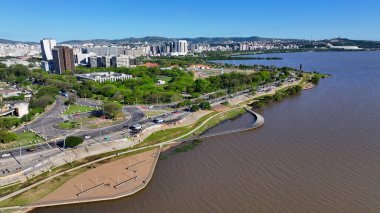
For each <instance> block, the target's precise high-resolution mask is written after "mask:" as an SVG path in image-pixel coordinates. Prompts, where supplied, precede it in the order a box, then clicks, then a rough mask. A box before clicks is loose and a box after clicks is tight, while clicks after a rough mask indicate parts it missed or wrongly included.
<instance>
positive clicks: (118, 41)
mask: <svg viewBox="0 0 380 213" xmlns="http://www.w3.org/2000/svg"><path fill="white" fill-rule="evenodd" d="M179 39H185V40H187V41H189V42H191V43H224V42H242V41H269V40H272V38H262V37H258V36H252V37H196V38H166V37H158V36H147V37H142V38H135V37H130V38H123V39H112V40H110V39H90V40H69V41H63V42H61V43H64V44H84V43H93V44H98V45H108V44H123V43H138V42H140V43H144V42H148V43H162V42H170V41H174V40H179ZM276 40H284V41H285V40H289V41H295V40H297V39H276Z"/></svg>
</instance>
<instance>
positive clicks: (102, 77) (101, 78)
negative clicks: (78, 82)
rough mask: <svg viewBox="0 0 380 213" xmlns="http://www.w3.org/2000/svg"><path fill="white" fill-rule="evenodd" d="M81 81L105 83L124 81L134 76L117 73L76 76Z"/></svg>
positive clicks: (94, 73)
mask: <svg viewBox="0 0 380 213" xmlns="http://www.w3.org/2000/svg"><path fill="white" fill-rule="evenodd" d="M76 76H77V77H78V78H80V79H88V80H93V81H97V82H105V81H111V82H113V81H118V80H120V81H124V80H127V79H131V78H133V76H132V75H128V74H124V73H115V72H93V73H86V74H79V75H76Z"/></svg>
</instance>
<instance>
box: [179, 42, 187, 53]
mask: <svg viewBox="0 0 380 213" xmlns="http://www.w3.org/2000/svg"><path fill="white" fill-rule="evenodd" d="M186 54H187V41H186V40H178V55H186Z"/></svg>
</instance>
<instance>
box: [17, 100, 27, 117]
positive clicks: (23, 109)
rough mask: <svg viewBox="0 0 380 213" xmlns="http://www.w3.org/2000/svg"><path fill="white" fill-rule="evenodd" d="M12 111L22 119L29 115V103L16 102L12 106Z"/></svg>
mask: <svg viewBox="0 0 380 213" xmlns="http://www.w3.org/2000/svg"><path fill="white" fill-rule="evenodd" d="M13 109H14V110H15V111H14V112H15V115H16V116H18V117H22V116H24V115H26V114H28V113H29V103H27V102H18V103H15V104H13Z"/></svg>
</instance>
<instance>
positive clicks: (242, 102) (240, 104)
mask: <svg viewBox="0 0 380 213" xmlns="http://www.w3.org/2000/svg"><path fill="white" fill-rule="evenodd" d="M299 84H300V82H295V83H292V84H290V85H284V86H282V87H279V88H276V89H274V90H273V91H269V92H265V93H262V94H256V95H254V96H252V97H250V98H249V99H248V100H237V101H236V102H234V105H235V106H237V107H234V108H231V109H229V110H226V111H222V112H219V113H217V114H215V115H213V116H211V117H210V118H208V119H207V120H206V121H204V122H203V123H202V124H201V125H200V126H198V127H197V128H196V129H194V130H198V129H199V128H200V127H203V126H204V125H206V124H207V123H208V122H209V121H211V119H213V118H216V117H218V116H219V115H223V114H224V113H227V112H234V111H235V110H239V109H241V108H243V107H245V105H246V104H247V103H250V102H252V101H254V99H255V98H257V97H261V96H264V95H273V94H274V93H275V92H276V91H277V90H280V89H284V88H288V87H292V86H295V85H299ZM246 110H247V111H248V112H250V111H249V109H247V108H246ZM251 113H252V114H254V116H256V122H257V120H258V119H257V115H255V113H254V112H253V111H251ZM238 115H240V113H238V114H236V115H233V116H232V117H228V118H224V119H222V120H220V121H219V122H217V123H216V124H214V125H212V126H209V127H207V128H206V129H204V130H203V131H201V132H200V133H199V134H201V133H203V132H204V131H205V130H207V129H209V128H211V127H213V126H215V125H218V124H219V123H220V122H221V121H223V120H228V119H231V118H233V117H236V116H238ZM259 116H260V115H259ZM260 117H261V116H260ZM262 120H263V119H262ZM262 123H263V122H262ZM261 125H262V124H260V125H259V126H261ZM255 128H257V127H255ZM248 129H250V128H248ZM237 131H245V130H237ZM235 132H236V131H235ZM225 134H227V133H225ZM188 135H190V134H185V135H182V136H181V137H179V138H175V139H172V140H170V141H169V142H171V143H167V144H165V146H164V148H163V150H162V151H165V150H167V149H169V148H170V147H173V146H176V145H178V144H180V143H181V142H180V143H178V142H176V141H175V140H178V139H180V138H183V137H185V136H188ZM160 144H164V143H160ZM152 170H153V171H154V168H153V169H152ZM153 171H152V173H153ZM144 187H145V186H144ZM123 197H124V196H123ZM37 207H38V206H37ZM15 208H16V209H17V208H20V207H19V206H17V207H14V208H13V209H15ZM21 208H22V207H21ZM3 209H4V208H3ZM7 209H9V208H7Z"/></svg>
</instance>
